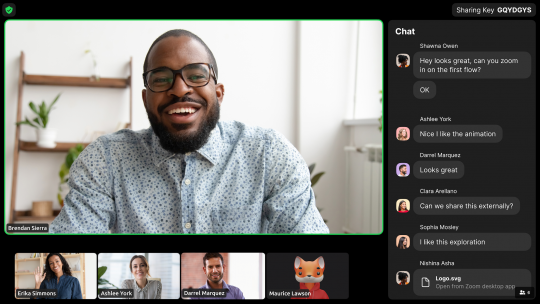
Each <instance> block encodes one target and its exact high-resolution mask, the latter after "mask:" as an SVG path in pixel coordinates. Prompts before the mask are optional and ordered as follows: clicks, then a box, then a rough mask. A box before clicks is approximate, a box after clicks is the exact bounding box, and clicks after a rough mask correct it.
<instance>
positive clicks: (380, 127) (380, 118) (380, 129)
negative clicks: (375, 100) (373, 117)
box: [379, 90, 382, 132]
mask: <svg viewBox="0 0 540 304" xmlns="http://www.w3.org/2000/svg"><path fill="white" fill-rule="evenodd" d="M379 94H382V90H380V91H379ZM379 101H380V102H381V103H382V95H381V99H379ZM379 131H380V132H382V114H381V117H379Z"/></svg>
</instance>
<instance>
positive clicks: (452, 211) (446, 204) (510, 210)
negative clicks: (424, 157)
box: [412, 197, 520, 215]
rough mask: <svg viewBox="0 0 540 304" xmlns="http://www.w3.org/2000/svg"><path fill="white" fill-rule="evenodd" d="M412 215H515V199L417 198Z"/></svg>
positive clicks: (517, 202)
mask: <svg viewBox="0 0 540 304" xmlns="http://www.w3.org/2000/svg"><path fill="white" fill-rule="evenodd" d="M412 209H413V210H414V213H416V214H419V215H515V214H517V213H518V212H519V209H520V202H519V199H518V198H517V197H417V198H415V199H414V202H413V208H412Z"/></svg>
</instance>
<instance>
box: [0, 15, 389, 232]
mask: <svg viewBox="0 0 540 304" xmlns="http://www.w3.org/2000/svg"><path fill="white" fill-rule="evenodd" d="M382 29H383V23H382V22H381V21H380V20H356V21H232V20H231V21H182V20H179V21H46V20H42V21H27V20H21V21H19V20H9V21H8V22H6V25H5V75H6V76H7V77H5V79H4V86H5V106H6V111H5V113H4V115H5V117H4V118H5V119H4V120H5V131H6V132H5V133H6V138H5V147H6V148H5V150H6V152H5V156H6V157H5V158H6V174H5V177H6V191H5V198H4V208H5V218H4V221H5V223H6V225H5V232H6V233H8V234H11V233H17V234H380V233H382V191H383V185H382V149H383V147H382V132H383V130H382V121H383V117H382V100H383V84H382V79H383V73H382V69H383V61H382V54H383V50H382V40H383V35H382Z"/></svg>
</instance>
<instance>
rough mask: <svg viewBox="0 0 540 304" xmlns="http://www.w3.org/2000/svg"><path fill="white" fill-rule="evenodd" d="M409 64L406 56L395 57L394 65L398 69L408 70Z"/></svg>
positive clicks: (408, 58)
mask: <svg viewBox="0 0 540 304" xmlns="http://www.w3.org/2000/svg"><path fill="white" fill-rule="evenodd" d="M410 64H411V62H410V57H409V55H407V54H399V55H397V56H396V65H397V66H398V68H408V67H409V65H410Z"/></svg>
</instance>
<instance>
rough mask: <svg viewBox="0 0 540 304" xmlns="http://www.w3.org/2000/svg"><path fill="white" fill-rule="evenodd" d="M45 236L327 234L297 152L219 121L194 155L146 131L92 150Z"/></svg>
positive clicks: (266, 134) (125, 133)
mask: <svg viewBox="0 0 540 304" xmlns="http://www.w3.org/2000/svg"><path fill="white" fill-rule="evenodd" d="M69 186H70V189H71V190H70V192H69V193H68V195H67V196H66V198H65V200H64V207H63V208H62V211H61V212H60V214H59V215H58V216H57V217H56V219H55V220H54V221H53V222H52V224H51V227H50V230H49V231H50V232H51V233H109V231H111V232H112V233H328V232H329V231H328V227H327V226H326V224H325V223H324V221H323V219H322V217H321V215H320V213H319V211H318V210H317V208H316V207H315V196H314V194H313V190H312V189H311V182H310V176H309V170H308V167H307V165H306V163H305V161H304V160H303V158H302V156H300V153H298V151H297V150H296V149H295V148H294V147H293V146H292V145H291V144H290V143H289V142H288V141H287V139H285V137H283V136H282V135H281V134H279V133H277V132H276V131H274V130H272V129H264V128H260V127H250V126H246V125H244V124H242V123H240V122H236V121H231V122H221V121H220V122H218V124H217V126H216V128H215V129H214V130H213V131H212V132H211V134H210V138H209V139H208V142H207V143H206V144H205V145H204V146H203V147H202V148H200V149H199V150H197V151H196V152H192V153H186V154H175V153H172V152H169V151H167V150H165V149H163V148H162V147H161V145H160V143H159V138H158V137H157V136H156V135H155V134H154V132H153V130H152V128H148V129H145V130H140V131H133V130H129V129H124V130H121V131H118V132H116V133H113V134H109V135H105V136H101V137H99V138H98V139H97V140H96V141H94V142H93V143H91V144H90V145H88V147H86V149H84V151H83V152H82V153H81V154H80V155H79V157H78V158H77V160H76V161H75V162H74V163H73V165H72V166H71V169H70V177H69Z"/></svg>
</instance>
